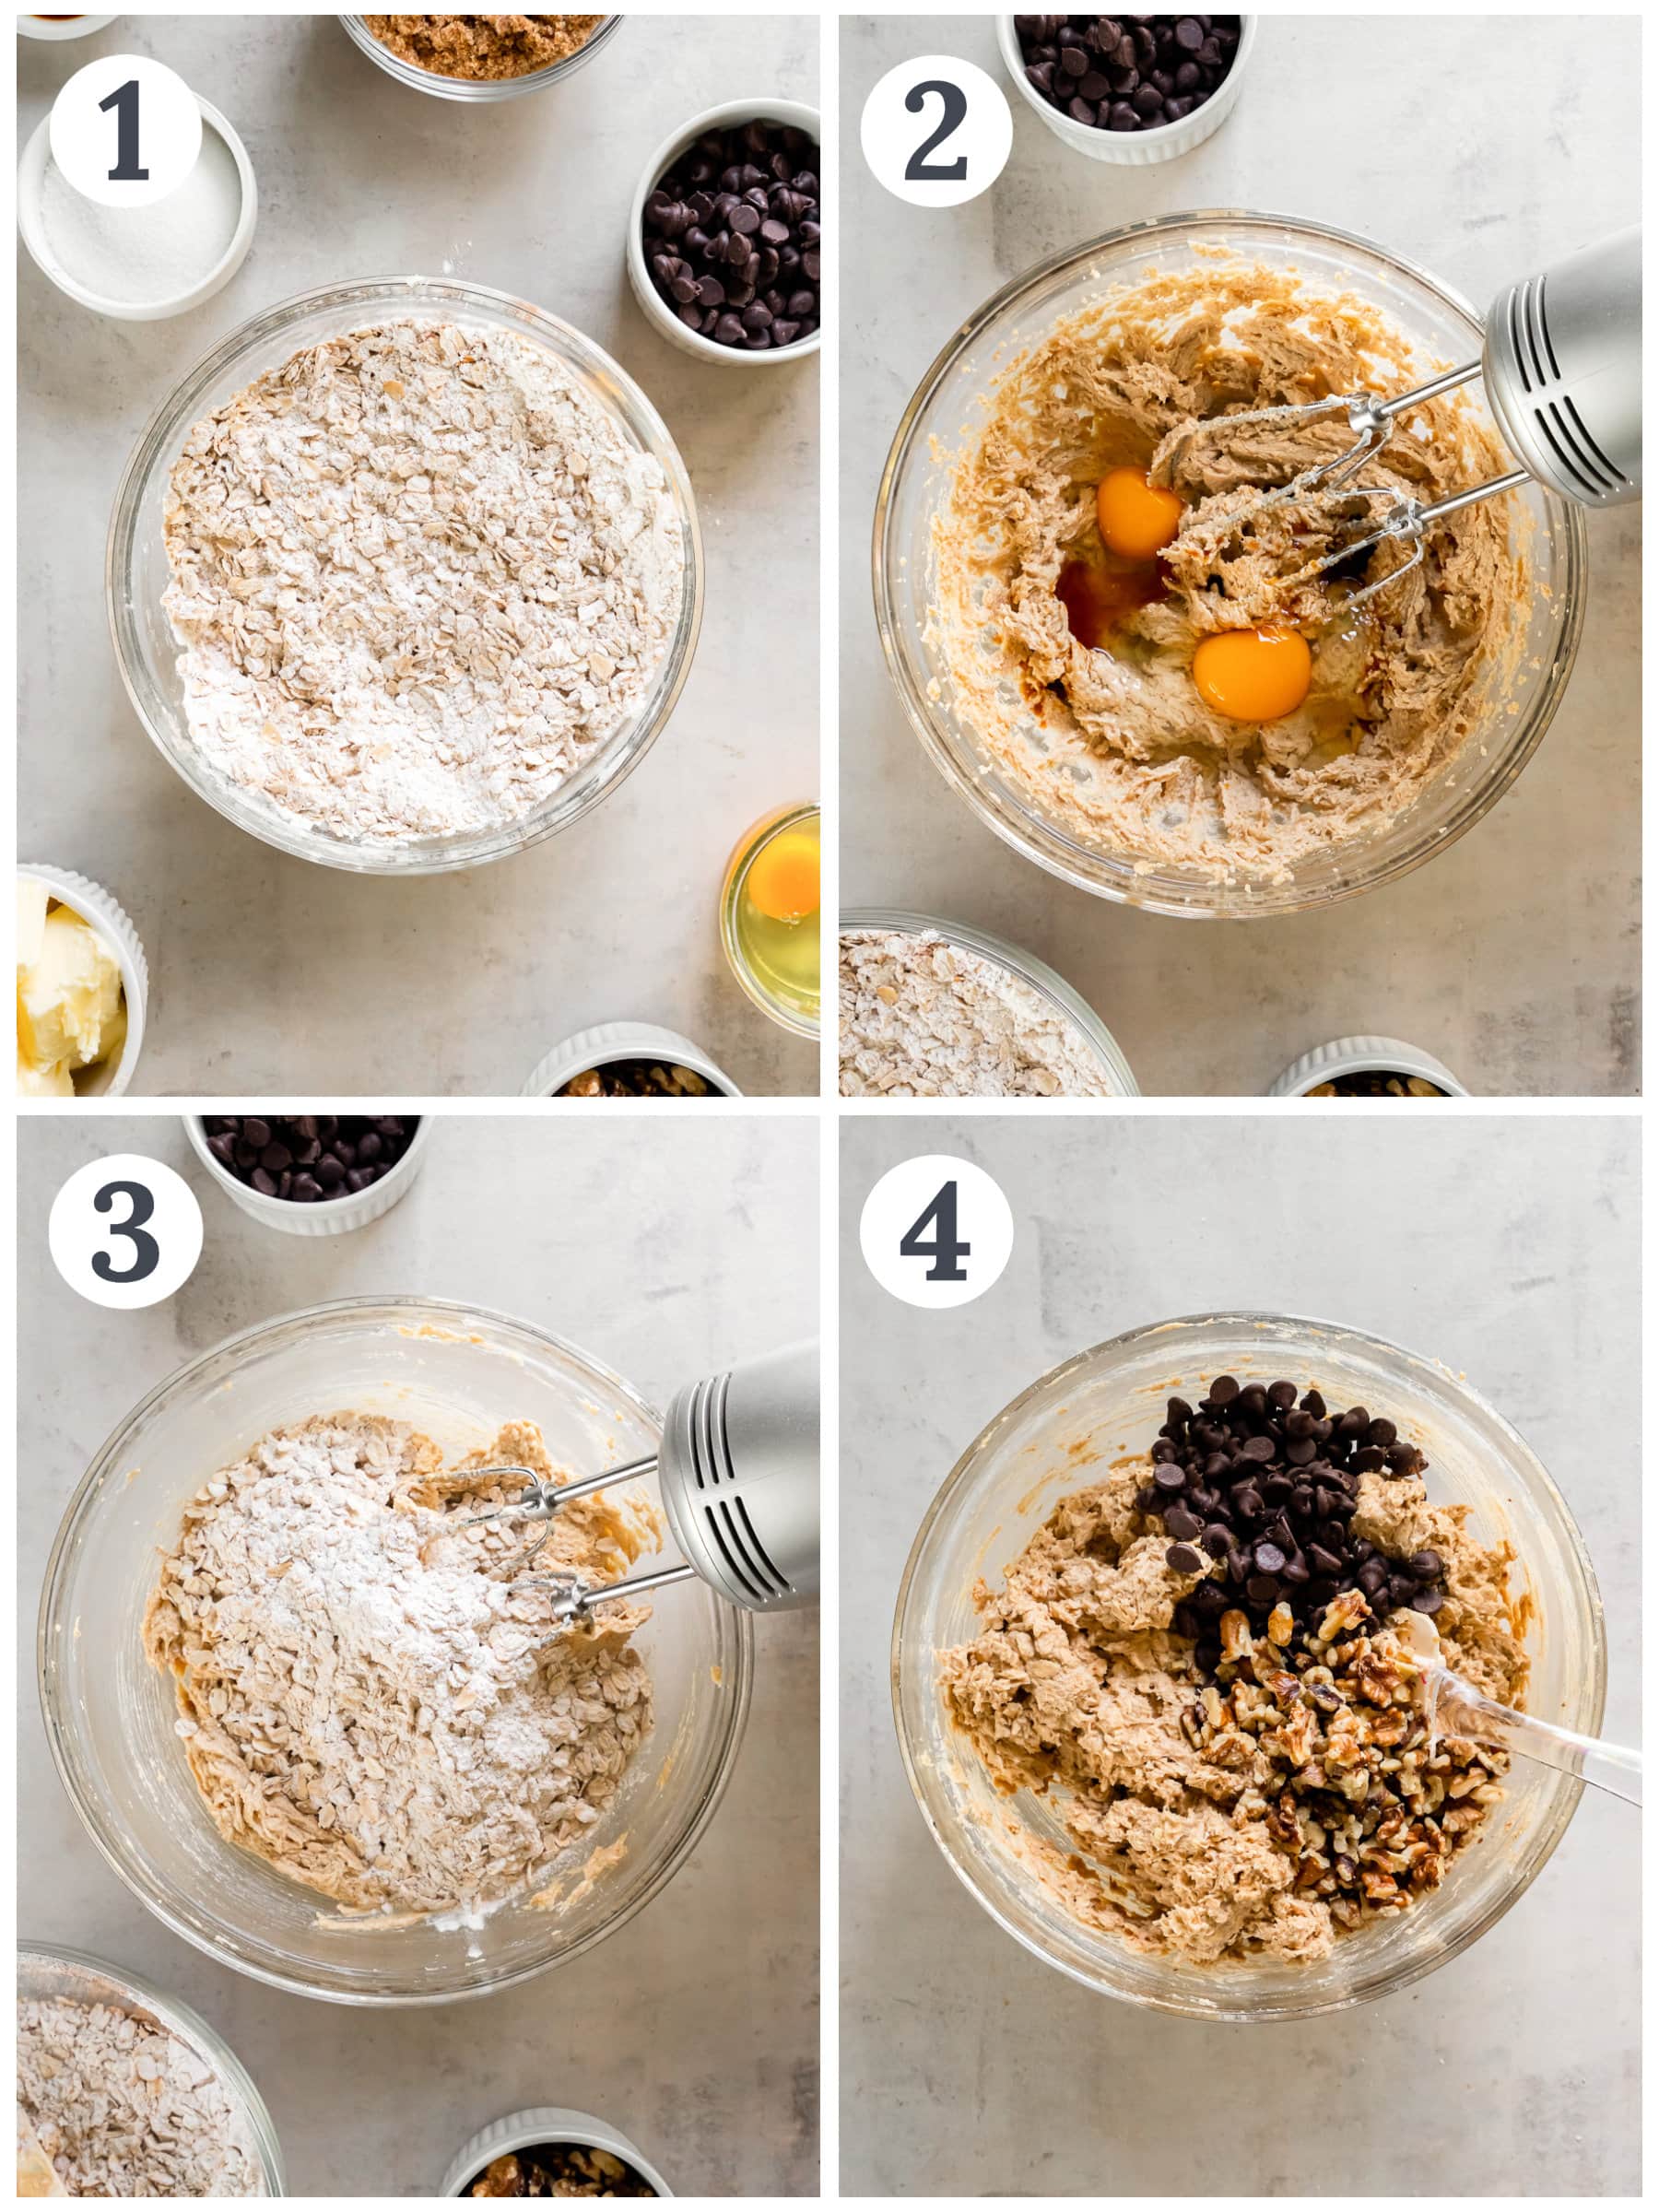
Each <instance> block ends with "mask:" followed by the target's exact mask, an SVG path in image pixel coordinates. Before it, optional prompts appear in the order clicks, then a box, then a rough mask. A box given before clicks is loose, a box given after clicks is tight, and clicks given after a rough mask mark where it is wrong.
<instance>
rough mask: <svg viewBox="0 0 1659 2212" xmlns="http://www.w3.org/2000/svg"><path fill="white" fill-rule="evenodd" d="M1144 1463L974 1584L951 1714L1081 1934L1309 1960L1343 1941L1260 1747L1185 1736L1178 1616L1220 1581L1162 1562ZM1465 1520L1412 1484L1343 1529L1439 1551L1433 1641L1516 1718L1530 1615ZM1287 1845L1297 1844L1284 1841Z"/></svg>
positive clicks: (1186, 1667)
mask: <svg viewBox="0 0 1659 2212" xmlns="http://www.w3.org/2000/svg"><path fill="white" fill-rule="evenodd" d="M1150 1465H1151V1463H1150V1461H1149V1460H1147V1459H1145V1458H1142V1457H1139V1456H1138V1455H1137V1456H1136V1457H1135V1458H1134V1459H1132V1460H1129V1461H1126V1462H1124V1463H1123V1464H1121V1465H1118V1466H1116V1467H1114V1468H1113V1470H1112V1472H1111V1473H1110V1474H1109V1475H1108V1476H1107V1477H1106V1478H1105V1479H1104V1480H1103V1481H1101V1482H1100V1483H1097V1484H1095V1485H1093V1486H1092V1487H1090V1488H1086V1489H1081V1490H1078V1491H1076V1492H1074V1493H1073V1494H1072V1495H1071V1496H1069V1497H1067V1498H1065V1499H1063V1500H1061V1501H1060V1503H1059V1504H1058V1505H1057V1506H1056V1507H1055V1509H1054V1511H1053V1513H1052V1514H1051V1515H1050V1517H1049V1519H1048V1521H1047V1523H1046V1524H1044V1526H1043V1527H1042V1528H1041V1529H1040V1530H1039V1531H1038V1533H1037V1535H1035V1536H1033V1537H1032V1539H1031V1541H1030V1544H1029V1545H1028V1546H1027V1547H1026V1549H1025V1550H1024V1551H1023V1552H1022V1553H1021V1555H1020V1557H1019V1558H1018V1559H1017V1560H1016V1561H1015V1563H1014V1565H1013V1567H1012V1568H1011V1569H1010V1570H1009V1571H1008V1575H1007V1580H1006V1584H1005V1586H1004V1587H1003V1588H1002V1589H1001V1590H998V1591H993V1590H991V1589H990V1588H989V1587H988V1586H987V1585H986V1584H985V1583H980V1584H979V1585H978V1586H977V1588H976V1589H975V1591H974V1603H975V1606H976V1607H977V1608H978V1610H979V1612H980V1614H981V1616H982V1619H983V1621H984V1627H983V1630H982V1632H981V1634H980V1635H979V1636H978V1637H976V1638H975V1640H974V1641H972V1642H971V1643H970V1644H967V1645H964V1646H962V1647H960V1648H959V1649H958V1650H955V1651H951V1652H947V1653H945V1654H944V1656H943V1660H942V1663H941V1667H940V1680H941V1684H942V1688H943V1692H944V1695H945V1698H946V1700H947V1705H948V1707H949V1710H950V1713H951V1716H952V1718H953V1720H954V1722H955V1723H956V1724H957V1726H958V1727H959V1730H960V1731H961V1733H962V1735H964V1737H965V1738H966V1740H967V1743H968V1745H969V1746H970V1747H971V1750H972V1752H973V1754H974V1755H975V1756H977V1757H978V1758H979V1759H981V1760H982V1762H983V1764H984V1766H985V1768H986V1770H987V1771H988V1772H989V1773H990V1776H991V1778H992V1780H993V1782H994V1783H995V1785H996V1787H997V1788H998V1789H999V1790H1001V1791H1003V1792H1004V1793H1006V1794H1009V1795H1013V1794H1017V1793H1018V1792H1020V1791H1022V1790H1029V1791H1031V1792H1032V1793H1034V1794H1037V1795H1038V1796H1040V1797H1041V1798H1042V1799H1043V1800H1044V1802H1045V1804H1046V1805H1047V1806H1048V1808H1049V1810H1050V1811H1051V1813H1052V1814H1053V1816H1054V1817H1055V1818H1058V1819H1059V1820H1060V1821H1061V1823H1062V1824H1063V1826H1064V1828H1065V1831H1066V1834H1067V1836H1068V1837H1069V1838H1070V1840H1071V1843H1072V1845H1073V1846H1074V1848H1073V1849H1071V1850H1069V1851H1063V1850H1060V1849H1058V1848H1055V1847H1054V1846H1053V1845H1052V1844H1049V1843H1047V1842H1045V1841H1042V1840H1041V1839H1040V1838H1037V1837H1035V1836H1034V1835H1030V1834H1029V1833H1028V1835H1027V1837H1026V1839H1025V1841H1024V1842H1023V1843H1022V1845H1021V1847H1020V1848H1021V1850H1022V1853H1023V1855H1025V1856H1026V1857H1027V1858H1028V1859H1029V1861H1030V1864H1031V1865H1032V1868H1033V1872H1034V1873H1035V1875H1036V1877H1037V1878H1038V1879H1039V1880H1041V1882H1043V1883H1044V1884H1045V1886H1047V1887H1048V1888H1050V1889H1051V1891H1052V1892H1053V1894H1054V1895H1055V1896H1057V1897H1058V1898H1059V1899H1060V1900H1061V1901H1062V1902H1063V1903H1064V1904H1065V1906H1066V1908H1067V1909H1068V1910H1069V1911H1070V1912H1072V1913H1073V1914H1074V1916H1075V1917H1077V1919H1078V1920H1080V1921H1082V1922H1084V1923H1085V1924H1088V1926H1090V1927H1093V1928H1097V1929H1100V1930H1101V1931H1103V1932H1105V1933H1107V1934H1109V1935H1113V1936H1115V1937H1117V1938H1118V1939H1120V1940H1121V1941H1122V1942H1124V1944H1126V1945H1127V1946H1129V1947H1131V1948H1132V1949H1134V1950H1136V1951H1140V1952H1147V1953H1152V1954H1159V1955H1165V1956H1173V1957H1176V1958H1178V1959H1187V1960H1191V1961H1194V1962H1195V1963H1202V1964H1211V1963H1214V1962H1216V1961H1218V1960H1220V1959H1247V1958H1253V1959H1277V1960H1291V1961H1294V1960H1310V1959H1321V1958H1324V1957H1325V1956H1327V1955H1328V1954H1329V1952H1330V1951H1331V1950H1332V1949H1333V1947H1335V1943H1336V1942H1337V1941H1338V1940H1339V1938H1340V1937H1341V1935H1343V1934H1344V1933H1346V1932H1347V1929H1346V1928H1345V1925H1344V1923H1343V1920H1342V1919H1341V1918H1340V1917H1339V1916H1338V1915H1337V1914H1336V1913H1335V1912H1333V1910H1332V1908H1331V1906H1330V1905H1329V1904H1328V1903H1326V1902H1325V1901H1324V1900H1322V1899H1320V1898H1318V1897H1316V1896H1312V1895H1309V1894H1306V1893H1305V1892H1303V1891H1300V1890H1299V1889H1298V1888H1296V1887H1295V1885H1296V1879H1297V1871H1298V1860H1297V1855H1296V1854H1297V1849H1298V1848H1299V1844H1295V1843H1293V1844H1291V1845H1290V1846H1289V1847H1287V1840H1286V1831H1285V1830H1283V1828H1282V1826H1281V1825H1280V1821H1281V1818H1282V1816H1281V1814H1280V1812H1279V1809H1278V1807H1277V1806H1276V1805H1275V1804H1273V1803H1271V1802H1268V1801H1266V1800H1265V1798H1264V1795H1263V1789H1262V1785H1263V1783H1265V1781H1266V1779H1267V1775H1268V1772H1269V1769H1268V1766H1267V1763H1266V1758H1265V1752H1264V1751H1263V1750H1262V1748H1261V1747H1260V1746H1259V1745H1257V1746H1255V1747H1252V1746H1251V1745H1250V1744H1249V1743H1248V1742H1244V1741H1242V1739H1241V1738H1240V1736H1239V1735H1238V1734H1237V1732H1236V1731H1230V1732H1227V1734H1226V1735H1224V1736H1223V1738H1222V1739H1221V1740H1219V1741H1218V1742H1216V1743H1214V1744H1213V1745H1209V1746H1206V1747H1204V1748H1200V1747H1199V1746H1198V1745H1197V1744H1195V1743H1194V1741H1193V1739H1192V1734H1191V1733H1190V1732H1189V1729H1188V1728H1187V1727H1184V1726H1183V1724H1182V1717H1183V1715H1190V1713H1191V1712H1192V1709H1193V1706H1194V1697H1195V1696H1196V1695H1198V1694H1200V1693H1201V1690H1202V1684H1201V1682H1200V1677H1199V1676H1198V1673H1197V1670H1196V1668H1195V1667H1194V1663H1193V1645H1192V1643H1191V1642H1190V1641H1188V1639H1186V1638H1185V1637H1183V1636H1181V1635H1178V1634H1177V1633H1176V1632H1175V1631H1174V1630H1173V1629H1172V1627H1171V1618H1172V1616H1173V1613H1174V1609H1175V1606H1177V1604H1178V1603H1179V1602H1180V1601H1181V1600H1182V1599H1183V1598H1185V1597H1187V1596H1190V1594H1192V1592H1193V1591H1194V1589H1195V1588H1196V1587H1197V1585H1198V1583H1200V1582H1201V1581H1202V1580H1204V1578H1205V1576H1206V1574H1208V1573H1210V1572H1211V1571H1213V1569H1214V1562H1212V1561H1210V1560H1208V1559H1206V1560H1205V1561H1204V1564H1203V1566H1202V1567H1201V1569H1200V1570H1199V1571H1196V1572H1194V1573H1190V1574H1189V1573H1182V1572H1179V1571H1176V1570H1175V1569H1174V1568H1172V1567H1171V1565H1170V1563H1169V1560H1168V1558H1167V1554H1168V1551H1169V1549H1170V1545H1169V1539H1168V1537H1167V1536H1166V1535H1164V1533H1163V1532H1162V1531H1161V1530H1159V1531H1157V1532H1156V1533H1148V1531H1149V1530H1150V1529H1151V1528H1152V1524H1150V1523H1149V1522H1148V1521H1147V1519H1146V1517H1145V1516H1144V1515H1143V1514H1142V1513H1141V1512H1140V1511H1139V1509H1138V1506H1137V1503H1136V1499H1137V1494H1138V1493H1139V1491H1140V1490H1141V1488H1142V1487H1143V1486H1144V1485H1145V1484H1146V1483H1147V1480H1148V1478H1149V1473H1150ZM1466 1519H1467V1508H1466V1507H1463V1506H1435V1505H1431V1504H1430V1502H1429V1499H1428V1495H1427V1492H1426V1491H1425V1488H1424V1486H1423V1483H1422V1481H1421V1479H1420V1477H1417V1476H1407V1477H1382V1476H1370V1475H1368V1476H1366V1477H1364V1478H1363V1480H1362V1483H1361V1490H1360V1500H1359V1510H1358V1512H1357V1513H1356V1516H1355V1519H1354V1527H1355V1528H1356V1530H1357V1531H1359V1533H1360V1534H1362V1535H1365V1536H1367V1537H1368V1538H1369V1539H1370V1541H1371V1542H1372V1543H1374V1544H1376V1545H1378V1546H1379V1547H1382V1548H1383V1549H1385V1550H1387V1551H1388V1552H1390V1553H1391V1554H1394V1555H1395V1556H1406V1555H1408V1554H1409V1553H1411V1552H1413V1551H1416V1550H1419V1549H1422V1548H1424V1547H1433V1549H1434V1550H1436V1551H1438V1552H1439V1553H1440V1555H1441V1559H1442V1560H1443V1562H1444V1568H1445V1577H1444V1580H1445V1588H1446V1601H1445V1603H1444V1605H1443V1606H1442V1607H1441V1611H1440V1613H1439V1614H1438V1616H1437V1617H1436V1621H1435V1626H1436V1628H1437V1629H1438V1630H1439V1633H1440V1637H1441V1642H1442V1644H1443V1645H1444V1646H1445V1647H1446V1650H1447V1653H1448V1658H1449V1662H1450V1664H1451V1665H1453V1667H1454V1668H1456V1669H1457V1670H1458V1671H1459V1672H1460V1673H1462V1674H1464V1675H1465V1676H1466V1677H1468V1678H1469V1680H1471V1681H1472V1682H1474V1683H1475V1684H1477V1687H1479V1688H1481V1689H1483V1690H1485V1691H1486V1692H1487V1693H1488V1695H1490V1696H1492V1697H1496V1698H1500V1699H1502V1700H1505V1701H1507V1702H1509V1703H1518V1702H1520V1701H1521V1700H1522V1699H1523V1697H1524V1691H1525V1685H1526V1672H1527V1662H1526V1655H1525V1651H1524V1645H1523V1643H1522V1641H1521V1630H1523V1629H1524V1606H1523V1605H1522V1604H1520V1603H1518V1602H1517V1601H1516V1600H1515V1599H1514V1598H1512V1596H1511V1595H1510V1594H1509V1591H1508V1586H1507V1574H1508V1570H1509V1567H1510V1564H1511V1562H1512V1554H1511V1552H1510V1550H1509V1548H1508V1547H1507V1546H1494V1547H1483V1546H1482V1545H1480V1544H1479V1543H1478V1542H1477V1540H1476V1539H1475V1538H1474V1537H1473V1536H1472V1535H1470V1534H1469V1532H1468V1530H1467V1527H1466V1526H1465V1522H1466ZM1291 1833H1292V1834H1294V1823H1293V1824H1292V1830H1291Z"/></svg>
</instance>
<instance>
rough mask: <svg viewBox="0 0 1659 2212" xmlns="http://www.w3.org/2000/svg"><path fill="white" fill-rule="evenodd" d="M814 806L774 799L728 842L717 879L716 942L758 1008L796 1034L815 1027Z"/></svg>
mask: <svg viewBox="0 0 1659 2212" xmlns="http://www.w3.org/2000/svg"><path fill="white" fill-rule="evenodd" d="M819 903H820V900H819V888H818V807H817V806H816V805H814V804H811V803H806V802H803V803H800V804H797V805H793V806H780V807H779V808H778V809H777V810H776V811H775V812H774V813H771V814H768V815H763V816H762V817H761V818H760V819H759V821H758V822H755V823H753V824H751V825H750V827H749V828H748V829H747V830H745V831H744V833H743V835H742V836H741V837H740V838H739V839H738V840H737V842H736V844H735V845H734V847H733V848H732V855H731V858H730V859H729V860H728V861H727V862H726V868H725V876H724V879H723V881H722V883H721V887H720V942H721V945H722V947H724V952H725V957H726V961H727V964H728V965H729V967H730V968H731V971H732V973H733V974H734V975H735V977H736V979H737V981H738V982H739V983H740V984H741V985H742V986H743V989H744V990H745V991H746V992H747V994H748V996H749V997H750V998H751V999H753V1001H754V1002H755V1004H756V1006H759V1009H760V1011H761V1012H762V1013H763V1014H766V1015H769V1016H770V1017H771V1019H772V1020H773V1021H775V1022H778V1023H780V1024H781V1025H782V1027H783V1028H784V1029H786V1030H793V1031H794V1034H795V1035H796V1036H797V1037H816V1036H817V1035H818V967H819V961H818V937H819V922H820V917H819V911H818V910H819Z"/></svg>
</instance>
